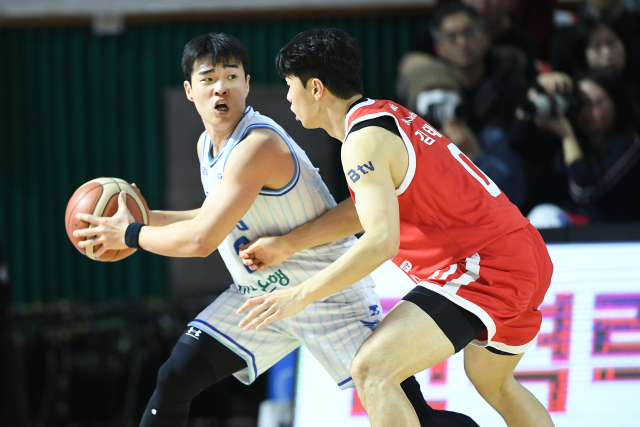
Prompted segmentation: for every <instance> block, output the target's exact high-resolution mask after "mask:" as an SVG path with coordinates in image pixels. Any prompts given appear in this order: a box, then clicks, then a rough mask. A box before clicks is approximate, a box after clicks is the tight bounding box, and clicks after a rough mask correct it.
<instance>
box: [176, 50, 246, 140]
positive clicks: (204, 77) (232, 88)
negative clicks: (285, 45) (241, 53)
mask: <svg viewBox="0 0 640 427" xmlns="http://www.w3.org/2000/svg"><path fill="white" fill-rule="evenodd" d="M184 88H185V91H186V93H187V98H189V99H190V100H191V101H193V103H194V104H195V105H196V109H197V110H198V113H199V114H200V117H202V120H204V121H205V122H207V123H210V124H212V125H213V126H216V127H225V126H235V125H236V124H237V123H238V121H239V120H240V118H241V117H242V114H243V113H244V109H245V106H246V98H247V94H248V93H249V76H246V78H245V75H244V70H243V68H242V65H241V64H240V63H238V62H236V61H234V60H230V61H229V62H228V63H226V64H222V63H220V64H216V65H215V66H214V65H212V64H211V62H210V61H209V60H208V59H207V60H203V61H196V63H195V66H194V67H193V73H191V83H189V82H187V81H185V82H184Z"/></svg>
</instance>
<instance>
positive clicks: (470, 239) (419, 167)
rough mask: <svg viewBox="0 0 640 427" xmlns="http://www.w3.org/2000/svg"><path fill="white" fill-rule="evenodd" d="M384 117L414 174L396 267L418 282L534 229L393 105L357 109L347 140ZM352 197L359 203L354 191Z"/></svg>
mask: <svg viewBox="0 0 640 427" xmlns="http://www.w3.org/2000/svg"><path fill="white" fill-rule="evenodd" d="M384 115H386V116H391V117H393V119H394V120H395V122H396V125H397V127H398V131H399V132H400V136H401V137H402V139H403V141H404V143H405V146H406V148H407V151H408V153H409V168H408V170H407V174H406V176H405V178H404V181H403V182H402V184H401V185H400V187H399V188H398V190H397V194H398V204H399V207H400V251H399V253H398V256H396V257H395V258H394V259H393V262H394V263H395V264H396V265H398V266H399V267H400V268H401V269H402V270H403V271H405V272H406V273H407V274H409V275H410V276H411V277H412V278H413V280H414V281H416V282H419V281H420V280H424V279H427V278H428V276H429V275H431V274H432V273H433V272H434V271H435V270H438V269H441V268H443V267H446V266H448V265H450V264H452V263H455V262H457V261H460V260H463V259H465V258H467V257H469V256H472V255H473V254H475V253H477V252H478V251H479V250H480V249H482V248H484V247H485V246H487V245H488V244H489V243H491V242H493V241H494V240H496V239H498V238H499V237H501V236H504V235H505V234H507V233H510V232H512V231H515V230H518V229H521V228H523V227H525V226H526V225H527V224H529V220H528V219H526V218H525V217H523V216H522V214H521V213H520V211H519V210H518V208H517V207H516V206H515V205H513V204H512V203H511V202H510V201H509V199H508V198H507V197H506V196H505V195H504V193H502V191H500V189H499V188H498V187H497V186H496V184H495V183H494V182H493V181H491V179H489V177H487V176H486V175H485V174H484V173H483V172H482V171H481V170H480V169H478V167H477V166H476V165H474V164H473V163H472V162H471V160H469V158H468V157H467V156H465V155H464V154H463V153H462V152H461V151H460V150H459V149H458V147H457V146H456V145H455V144H453V143H451V142H450V141H449V140H448V139H447V138H446V137H445V136H443V135H442V134H441V133H439V132H438V131H437V130H436V129H435V128H433V127H432V126H431V125H429V124H428V123H427V122H426V121H424V120H423V119H422V118H420V117H418V116H417V115H416V114H415V113H413V112H411V111H409V110H407V109H406V108H404V107H401V106H400V105H398V104H396V103H394V102H392V101H384V100H373V99H369V100H367V101H365V102H362V103H359V104H356V105H355V106H354V107H353V108H352V109H351V110H350V111H349V113H348V114H347V118H346V128H347V133H346V135H347V136H348V135H349V131H350V130H351V128H352V127H353V125H355V124H357V123H360V122H362V121H364V120H369V119H373V118H376V117H380V116H384ZM345 140H346V138H345ZM347 183H349V180H348V179H347ZM349 191H350V192H351V197H352V198H353V201H354V203H357V197H356V194H355V193H354V191H353V189H352V188H351V186H349Z"/></svg>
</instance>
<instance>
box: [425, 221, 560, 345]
mask: <svg viewBox="0 0 640 427" xmlns="http://www.w3.org/2000/svg"><path fill="white" fill-rule="evenodd" d="M552 272H553V264H552V263H551V258H550V257H549V253H548V252H547V248H546V246H545V244H544V241H543V240H542V237H540V234H539V233H538V231H537V230H536V229H535V228H534V227H533V226H532V225H531V224H529V225H528V226H526V227H525V228H522V229H520V230H516V231H514V232H511V233H509V234H507V235H505V236H502V237H500V238H499V239H497V240H496V241H494V242H493V243H491V244H489V245H488V246H486V247H485V248H484V249H482V250H480V251H479V252H478V253H476V254H474V255H472V256H470V257H469V258H466V259H464V260H461V261H459V262H457V263H454V264H451V265H450V266H448V267H445V268H443V269H441V270H437V271H435V272H434V273H433V274H432V275H431V276H429V278H428V279H426V280H422V281H421V282H419V283H418V285H420V286H424V287H426V288H429V289H431V290H432V291H434V292H437V293H439V294H440V295H443V296H444V297H446V298H447V299H449V300H450V301H452V302H454V303H455V304H457V305H458V306H460V307H462V308H464V309H466V310H468V311H470V312H472V313H474V314H475V315H476V316H478V317H479V318H480V320H481V321H482V322H483V323H484V324H485V326H486V327H487V331H486V332H484V333H482V334H480V336H478V337H477V338H476V339H475V340H473V341H472V343H473V344H475V345H477V346H481V347H485V346H490V347H493V348H496V349H498V350H501V351H505V352H507V353H512V354H519V353H523V352H524V351H525V350H526V349H527V348H529V347H530V346H531V345H533V343H534V340H535V338H536V336H537V335H538V332H539V331H540V324H541V323H542V313H541V312H540V311H539V310H538V307H539V306H540V304H541V303H542V300H543V299H544V295H545V293H546V292H547V289H548V288H549V284H550V283H551V274H552Z"/></svg>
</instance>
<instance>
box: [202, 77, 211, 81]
mask: <svg viewBox="0 0 640 427" xmlns="http://www.w3.org/2000/svg"><path fill="white" fill-rule="evenodd" d="M201 81H203V82H211V81H213V79H212V78H211V77H207V78H206V79H202V80H201Z"/></svg>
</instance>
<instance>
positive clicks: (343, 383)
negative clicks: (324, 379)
mask: <svg viewBox="0 0 640 427" xmlns="http://www.w3.org/2000/svg"><path fill="white" fill-rule="evenodd" d="M351 380H352V378H351V377H349V378H347V379H346V380H344V381H342V382H339V383H338V387H340V386H342V385H345V384H346V383H348V382H349V381H351Z"/></svg>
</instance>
